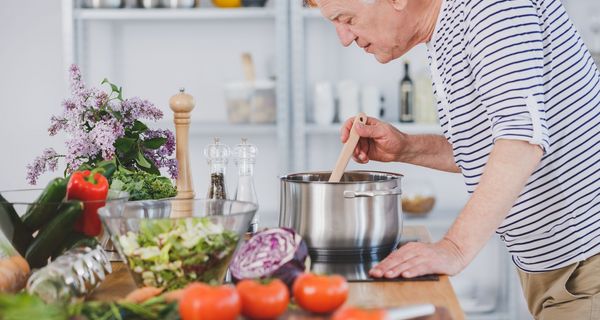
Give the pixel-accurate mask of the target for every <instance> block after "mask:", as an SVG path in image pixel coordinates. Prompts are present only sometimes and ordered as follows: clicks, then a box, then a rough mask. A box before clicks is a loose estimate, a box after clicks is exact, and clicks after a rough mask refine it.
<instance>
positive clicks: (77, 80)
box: [69, 64, 85, 95]
mask: <svg viewBox="0 0 600 320" xmlns="http://www.w3.org/2000/svg"><path fill="white" fill-rule="evenodd" d="M69 72H70V74H71V93H72V94H73V95H80V94H82V93H83V92H84V91H85V83H84V82H83V80H82V79H81V71H80V70H79V66H78V65H76V64H72V65H71V67H70V68H69Z"/></svg>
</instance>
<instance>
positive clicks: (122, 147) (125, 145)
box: [114, 138, 136, 154]
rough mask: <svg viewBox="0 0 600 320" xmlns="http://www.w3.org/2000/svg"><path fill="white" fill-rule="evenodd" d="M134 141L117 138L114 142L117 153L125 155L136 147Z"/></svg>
mask: <svg viewBox="0 0 600 320" xmlns="http://www.w3.org/2000/svg"><path fill="white" fill-rule="evenodd" d="M135 142H136V141H135V139H132V138H119V139H117V140H116V141H115V144H114V146H115V148H116V149H117V151H119V152H121V153H123V154H127V153H129V152H130V151H131V149H132V148H133V147H134V146H135V145H136V143H135Z"/></svg>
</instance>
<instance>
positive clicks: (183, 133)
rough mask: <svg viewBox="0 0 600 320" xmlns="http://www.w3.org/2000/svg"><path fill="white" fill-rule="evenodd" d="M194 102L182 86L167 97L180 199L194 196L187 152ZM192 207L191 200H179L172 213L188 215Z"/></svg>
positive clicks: (189, 198) (178, 197) (178, 196)
mask: <svg viewBox="0 0 600 320" xmlns="http://www.w3.org/2000/svg"><path fill="white" fill-rule="evenodd" d="M195 104H196V103H195V102H194V97H192V96H191V95H189V94H187V93H185V89H184V88H181V89H179V93H177V94H176V95H174V96H172V97H171V98H170V99H169V106H170V107H171V110H173V112H174V122H175V146H176V147H175V153H176V157H177V164H178V171H179V172H178V175H177V199H181V200H186V199H187V200H191V199H194V198H195V196H196V195H195V193H194V185H193V183H192V171H191V168H190V153H189V133H190V122H191V121H190V118H191V113H192V110H194V106H195ZM192 208H193V202H192V201H189V202H187V201H180V202H178V204H177V205H176V206H174V208H173V209H174V212H173V213H174V214H177V215H178V216H190V215H191V214H192Z"/></svg>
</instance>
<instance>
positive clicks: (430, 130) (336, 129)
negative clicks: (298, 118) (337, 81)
mask: <svg viewBox="0 0 600 320" xmlns="http://www.w3.org/2000/svg"><path fill="white" fill-rule="evenodd" d="M392 124H393V125H394V126H395V127H396V128H398V130H400V131H402V132H405V133H412V134H442V129H441V128H440V126H439V125H438V124H420V123H392ZM341 126H342V124H341V123H335V124H331V125H326V126H323V125H317V124H307V125H306V127H305V130H306V133H307V134H311V135H322V134H328V135H331V134H339V133H340V128H341Z"/></svg>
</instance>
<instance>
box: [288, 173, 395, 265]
mask: <svg viewBox="0 0 600 320" xmlns="http://www.w3.org/2000/svg"><path fill="white" fill-rule="evenodd" d="M330 174H331V173H330V172H315V173H299V174H291V175H287V176H284V177H282V178H281V194H280V196H281V199H280V218H279V225H280V226H282V227H289V228H293V229H295V230H296V232H298V233H299V234H300V235H301V236H302V237H303V238H304V239H305V240H306V242H307V245H308V247H309V251H310V252H311V256H314V255H317V256H322V257H327V256H338V257H339V256H342V255H347V256H355V255H357V254H358V255H380V254H382V253H383V254H387V253H388V252H389V251H391V250H392V249H393V248H394V246H395V245H396V244H397V243H398V242H399V241H400V234H401V230H402V203H401V197H400V195H401V193H402V192H401V179H402V175H400V174H394V173H387V172H376V171H350V172H346V173H345V174H344V176H343V177H342V180H341V182H339V183H329V182H327V181H328V180H329V175H330Z"/></svg>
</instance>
